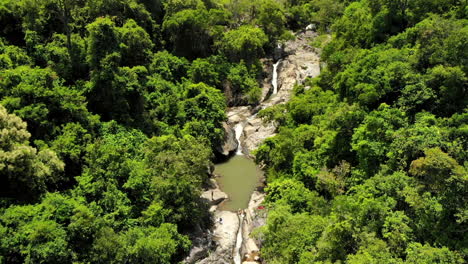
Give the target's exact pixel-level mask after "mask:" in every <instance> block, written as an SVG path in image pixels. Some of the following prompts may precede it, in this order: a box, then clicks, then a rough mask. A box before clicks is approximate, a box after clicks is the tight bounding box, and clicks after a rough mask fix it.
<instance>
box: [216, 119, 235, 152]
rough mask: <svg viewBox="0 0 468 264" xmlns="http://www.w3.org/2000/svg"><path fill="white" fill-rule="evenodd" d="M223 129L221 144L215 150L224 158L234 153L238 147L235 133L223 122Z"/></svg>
mask: <svg viewBox="0 0 468 264" xmlns="http://www.w3.org/2000/svg"><path fill="white" fill-rule="evenodd" d="M223 129H224V140H223V144H222V145H221V146H218V147H217V148H216V150H217V151H218V152H219V153H220V154H222V155H224V156H229V154H230V153H231V152H233V151H236V149H237V146H238V143H237V139H236V132H235V131H234V129H233V128H232V127H231V126H230V125H228V124H227V123H226V122H223Z"/></svg>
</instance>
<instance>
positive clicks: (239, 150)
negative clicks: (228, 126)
mask: <svg viewBox="0 0 468 264" xmlns="http://www.w3.org/2000/svg"><path fill="white" fill-rule="evenodd" d="M234 131H235V132H236V140H237V144H238V146H237V152H236V155H244V154H243V153H242V144H241V141H240V138H241V136H242V133H243V132H244V124H243V123H242V122H239V123H237V125H236V126H235V127H234Z"/></svg>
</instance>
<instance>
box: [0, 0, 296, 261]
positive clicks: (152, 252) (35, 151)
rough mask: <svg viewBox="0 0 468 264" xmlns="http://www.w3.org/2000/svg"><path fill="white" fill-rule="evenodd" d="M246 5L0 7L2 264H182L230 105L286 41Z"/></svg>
mask: <svg viewBox="0 0 468 264" xmlns="http://www.w3.org/2000/svg"><path fill="white" fill-rule="evenodd" d="M244 4H246V3H244ZM255 4H256V5H257V6H258V7H260V12H259V13H258V14H255V15H253V16H250V14H251V12H250V11H251V10H250V9H249V8H251V7H253V5H251V4H250V3H249V4H248V6H249V8H241V9H236V8H235V7H234V6H233V5H232V3H230V2H229V3H225V1H209V0H204V1H201V0H191V1H180V0H164V1H148V0H124V1H121V0H97V1H96V0H79V1H72V0H41V1H33V0H20V1H16V0H0V25H1V26H0V135H1V138H0V181H1V182H0V263H23V262H25V263H72V262H73V263H176V262H178V261H180V260H181V259H182V258H183V257H184V256H185V254H186V253H187V250H188V249H189V247H190V245H191V241H190V240H189V239H188V234H189V233H190V232H193V231H194V230H199V229H200V227H203V228H206V227H208V226H209V225H210V221H211V220H210V215H209V213H208V209H207V207H206V206H207V205H206V204H204V203H203V202H202V200H201V199H200V198H199V197H200V192H201V190H202V186H203V184H204V183H205V182H206V181H207V177H208V173H209V171H210V169H211V166H212V164H211V161H212V160H213V157H214V153H213V149H215V146H217V144H220V141H221V140H222V139H223V137H224V129H223V126H222V122H224V121H225V120H226V116H225V109H226V106H227V105H236V104H243V103H244V104H252V105H255V104H257V103H258V101H259V99H260V86H259V85H260V80H261V78H260V76H262V74H263V73H262V67H261V63H260V58H262V57H263V56H265V54H266V53H267V52H268V51H269V49H270V48H271V47H272V46H273V45H275V42H276V41H280V40H281V39H282V38H283V35H284V34H285V32H287V31H286V25H285V22H286V20H285V13H284V12H285V11H284V9H283V6H282V5H281V4H279V3H278V2H276V1H263V0H262V1H255ZM234 10H236V11H234ZM270 12H275V16H274V17H271V16H269V13H270ZM247 14H249V18H248V19H246V20H243V19H242V20H239V18H240V17H245V16H246V15H247ZM277 18H278V19H279V20H277Z"/></svg>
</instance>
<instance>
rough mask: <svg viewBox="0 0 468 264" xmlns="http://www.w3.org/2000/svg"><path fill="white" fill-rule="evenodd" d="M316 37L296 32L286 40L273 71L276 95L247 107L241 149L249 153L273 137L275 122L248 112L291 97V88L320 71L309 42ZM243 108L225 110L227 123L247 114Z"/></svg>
mask: <svg viewBox="0 0 468 264" xmlns="http://www.w3.org/2000/svg"><path fill="white" fill-rule="evenodd" d="M314 37H316V33H314V32H311V31H306V32H304V33H301V34H298V35H297V36H296V40H292V41H288V42H286V43H285V45H284V52H285V54H287V56H286V57H284V58H283V59H282V60H281V63H279V64H278V67H277V72H278V76H277V77H278V78H277V81H276V83H277V87H278V88H277V89H278V90H277V94H275V95H272V96H271V97H270V98H269V99H267V100H265V101H264V102H262V103H261V104H260V105H259V106H258V107H256V108H255V109H249V110H250V115H251V118H248V122H247V124H246V125H245V126H244V135H243V137H244V138H243V140H242V144H243V150H244V153H246V154H249V153H251V152H252V151H253V150H255V149H257V148H258V147H259V146H260V144H261V143H262V142H263V141H264V140H265V139H267V138H269V137H271V136H274V135H275V131H276V124H274V123H270V124H265V123H264V122H263V120H261V118H259V117H257V116H256V115H252V114H253V113H252V112H255V111H257V110H260V109H265V108H268V107H271V106H274V105H278V104H284V103H286V102H287V101H289V99H290V98H291V96H292V91H293V89H294V86H295V85H296V84H303V83H304V81H305V80H306V79H307V78H313V77H317V76H318V75H319V74H320V57H319V55H318V54H317V53H316V52H315V49H314V48H312V47H311V46H310V45H309V42H311V40H312V39H313V38H314ZM249 110H246V109H245V107H244V108H241V109H239V108H237V107H233V108H231V109H230V110H229V113H230V114H228V117H229V122H228V123H230V124H235V123H236V121H237V120H238V119H239V116H249V113H248V111H249Z"/></svg>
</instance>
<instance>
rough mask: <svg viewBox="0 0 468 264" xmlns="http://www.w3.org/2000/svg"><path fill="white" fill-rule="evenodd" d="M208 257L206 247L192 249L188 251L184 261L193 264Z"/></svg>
mask: <svg viewBox="0 0 468 264" xmlns="http://www.w3.org/2000/svg"><path fill="white" fill-rule="evenodd" d="M206 256H208V248H206V247H193V248H192V249H191V250H190V254H189V256H188V257H187V258H186V259H185V263H188V264H193V263H195V262H197V261H198V260H200V259H202V258H205V257H206Z"/></svg>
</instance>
